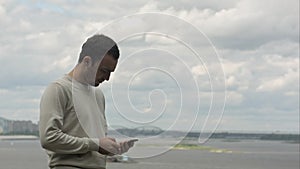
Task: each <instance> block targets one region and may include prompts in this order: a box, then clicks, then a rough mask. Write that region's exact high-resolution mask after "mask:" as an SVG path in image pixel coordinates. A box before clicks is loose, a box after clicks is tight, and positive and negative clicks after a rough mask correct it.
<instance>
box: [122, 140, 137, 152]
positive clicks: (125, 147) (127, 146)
mask: <svg viewBox="0 0 300 169" xmlns="http://www.w3.org/2000/svg"><path fill="white" fill-rule="evenodd" d="M135 141H137V139H133V140H127V141H123V142H120V154H123V153H126V152H127V151H128V150H129V149H130V148H131V147H133V145H134V142H135Z"/></svg>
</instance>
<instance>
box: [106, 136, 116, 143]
mask: <svg viewBox="0 0 300 169" xmlns="http://www.w3.org/2000/svg"><path fill="white" fill-rule="evenodd" d="M107 138H108V139H110V140H111V141H113V142H117V141H116V139H115V138H111V137H107Z"/></svg>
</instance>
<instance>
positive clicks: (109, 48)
mask: <svg viewBox="0 0 300 169" xmlns="http://www.w3.org/2000/svg"><path fill="white" fill-rule="evenodd" d="M106 54H108V55H110V56H112V57H113V58H114V59H115V60H118V59H119V56H120V52H119V49H118V46H117V44H116V42H115V41H113V40H112V39H111V38H109V37H108V36H105V35H103V34H101V35H100V34H96V35H94V36H92V37H90V38H88V39H87V40H86V42H85V43H84V44H83V45H82V47H81V52H80V55H79V59H78V63H81V62H82V60H83V58H84V57H85V56H90V57H91V58H92V60H93V61H97V60H99V59H101V58H103V57H104V56H105V55H106Z"/></svg>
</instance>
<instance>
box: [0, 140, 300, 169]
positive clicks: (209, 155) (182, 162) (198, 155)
mask: <svg viewBox="0 0 300 169" xmlns="http://www.w3.org/2000/svg"><path fill="white" fill-rule="evenodd" d="M204 146H209V147H213V148H214V149H213V150H219V149H223V150H224V149H225V150H227V151H211V150H206V149H204V150H170V151H167V152H164V153H163V154H160V155H156V156H155V157H151V158H142V159H135V161H136V163H108V164H107V168H108V169H120V168H121V169H153V168H155V169H299V144H295V143H286V142H279V141H258V140H243V141H239V142H231V141H230V142H226V141H222V140H210V141H209V142H207V143H206V144H205V145H204ZM153 148H159V147H151V146H145V147H139V146H137V147H136V149H137V150H138V151H150V150H151V149H153ZM46 168H47V155H46V154H45V152H44V151H43V149H42V148H41V147H40V144H39V141H38V140H31V141H20V140H19V141H11V140H0V169H46Z"/></svg>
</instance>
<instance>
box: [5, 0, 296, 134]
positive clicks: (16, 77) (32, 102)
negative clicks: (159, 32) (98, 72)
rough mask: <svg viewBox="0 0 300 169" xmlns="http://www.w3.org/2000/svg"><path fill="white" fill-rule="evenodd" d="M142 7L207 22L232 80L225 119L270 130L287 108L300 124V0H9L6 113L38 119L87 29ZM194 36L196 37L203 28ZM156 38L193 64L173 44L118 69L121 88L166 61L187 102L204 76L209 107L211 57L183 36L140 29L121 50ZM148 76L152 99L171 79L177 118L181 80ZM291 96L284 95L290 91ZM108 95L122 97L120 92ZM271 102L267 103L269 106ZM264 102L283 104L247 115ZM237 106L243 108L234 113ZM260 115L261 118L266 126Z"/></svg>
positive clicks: (201, 24)
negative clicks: (41, 102) (47, 92)
mask: <svg viewBox="0 0 300 169" xmlns="http://www.w3.org/2000/svg"><path fill="white" fill-rule="evenodd" d="M116 11H117V12H116ZM135 12H163V13H167V14H171V15H174V16H177V17H179V18H182V19H185V20H187V21H188V22H190V23H192V24H193V25H195V26H196V27H197V28H199V29H200V30H202V31H203V32H204V33H205V34H206V35H208V37H209V38H210V39H212V41H213V43H214V44H216V47H217V49H218V50H219V53H220V54H221V57H222V59H221V61H222V64H223V68H224V71H225V75H226V77H225V78H226V82H227V90H228V96H227V99H228V100H227V106H228V107H227V110H228V111H227V114H225V117H224V119H225V121H227V123H224V125H223V127H224V128H228V129H233V128H236V126H240V125H241V124H246V126H245V127H244V128H245V129H249V130H251V129H253V130H256V129H259V128H263V127H264V126H265V127H266V129H267V130H273V129H280V127H279V126H278V125H277V124H278V123H276V122H274V123H272V119H274V120H275V121H276V119H278V118H279V117H285V115H286V114H289V115H291V116H290V117H288V116H287V117H285V119H286V120H287V121H290V122H291V124H289V125H285V126H283V128H284V129H289V130H292V129H294V126H296V125H297V122H295V121H293V119H296V118H295V116H297V114H295V113H293V112H294V111H295V110H297V109H298V107H299V101H298V100H297V98H298V96H299V1H297V0H290V1H286V2H284V3H279V2H277V1H276V0H266V1H258V0H254V1H253V0H229V1H226V2H225V1H224V2H223V1H217V0H204V1H201V3H199V2H198V1H197V0H194V1H188V2H187V1H184V0H179V1H176V2H172V1H149V2H148V1H140V0H134V1H129V2H127V1H114V3H99V2H97V1H56V0H55V1H43V2H35V1H26V2H21V3H20V2H19V1H1V2H0V23H1V25H3V27H2V31H1V32H0V35H1V40H0V43H1V45H0V53H1V55H0V61H1V66H0V72H1V74H0V81H1V84H0V86H1V89H0V94H1V96H0V100H1V101H2V104H1V106H0V113H1V114H0V116H2V115H3V116H5V117H10V118H15V119H22V118H24V119H30V118H31V119H33V120H36V119H37V117H38V104H37V102H38V99H39V97H40V95H41V91H43V89H44V88H45V86H46V84H47V83H49V82H50V81H52V80H54V79H56V78H58V77H60V76H62V74H64V73H66V72H67V71H69V70H70V69H71V68H72V65H74V64H76V62H77V58H78V54H79V51H80V47H81V45H82V43H83V42H84V41H85V39H86V38H87V37H88V36H90V35H92V34H94V33H95V32H97V30H99V29H100V28H101V27H103V26H104V25H106V24H108V23H110V22H111V21H112V20H113V19H116V18H118V17H122V16H124V15H129V14H132V13H135ZM124 24H126V25H128V26H127V27H126V28H130V31H131V30H140V29H142V28H144V27H145V23H143V21H141V20H137V21H136V22H134V23H124ZM149 24H150V25H151V24H153V25H155V24H161V25H164V24H169V23H168V22H163V23H157V20H156V18H153V20H151V21H150V22H149ZM124 28H125V26H119V27H117V28H115V30H114V31H116V32H118V31H120V30H122V29H124ZM177 30H179V31H181V30H182V31H181V32H183V33H184V31H189V29H185V28H181V27H178V28H174V30H168V32H174V31H177ZM185 38H186V39H189V40H191V41H193V40H195V39H197V38H199V37H194V36H190V37H185ZM150 44H155V45H153V46H151V47H161V48H160V49H164V50H167V51H171V52H173V53H175V54H176V55H178V56H180V57H179V58H181V59H183V60H184V61H185V62H186V65H187V66H186V65H184V64H183V63H182V62H181V61H179V60H176V59H175V58H172V57H166V56H167V55H168V54H167V53H164V52H163V51H160V52H157V53H150V54H149V55H148V58H147V57H145V58H142V59H138V58H137V57H136V58H133V59H131V60H130V59H129V60H128V61H127V63H124V64H119V65H118V68H117V71H116V72H115V73H114V74H113V75H112V79H114V80H115V81H114V82H117V83H114V84H115V86H114V89H118V90H116V91H119V92H120V95H118V96H119V97H121V96H123V94H124V93H122V92H124V91H123V90H124V89H125V88H127V84H128V79H130V78H131V76H132V75H133V74H134V73H136V71H137V70H140V69H142V68H145V67H149V66H151V65H152V66H153V65H154V66H157V67H160V68H166V69H165V70H168V71H169V72H171V73H172V74H173V75H174V76H173V77H175V78H176V80H177V81H178V82H181V83H182V88H184V89H185V94H186V95H185V96H186V97H187V98H188V99H186V100H185V101H186V102H185V104H186V106H187V107H189V106H190V107H193V103H195V102H191V103H187V102H189V101H190V100H189V99H191V100H193V99H195V98H196V94H195V93H196V92H195V90H194V89H195V86H193V85H194V84H193V83H194V82H193V81H192V80H191V79H192V78H193V77H196V80H197V82H198V84H199V86H200V97H201V106H202V107H201V108H202V111H205V110H206V108H207V106H208V105H209V103H210V99H211V93H210V83H209V79H208V77H207V74H208V73H207V72H206V70H205V69H204V67H203V63H199V60H197V59H195V58H193V57H187V56H192V55H193V54H192V53H191V52H190V51H187V50H186V49H185V50H183V49H184V47H182V46H180V44H178V43H177V42H175V41H174V40H171V39H168V38H165V37H159V36H145V37H142V36H141V37H140V38H138V37H136V39H135V38H134V37H133V38H132V39H131V42H130V43H129V41H128V43H124V44H121V45H120V47H121V59H122V58H126V55H128V54H130V53H129V52H132V51H137V50H139V49H143V48H147V47H149V46H147V45H150ZM197 45H198V46H199V49H201V52H202V53H201V57H202V56H203V57H204V56H205V57H209V56H210V55H207V53H209V50H207V49H206V47H207V46H205V47H203V46H202V45H203V44H197ZM198 46H197V47H198ZM126 51H129V52H126ZM151 54H155V57H153V58H154V59H152V58H151V57H152V56H151ZM141 55H143V53H139V56H141ZM144 56H146V55H144ZM149 56H150V57H149ZM162 58H163V59H162ZM205 64H206V66H209V68H211V69H210V71H216V72H221V71H220V70H219V67H218V66H216V65H217V64H216V65H214V64H213V63H210V64H207V63H205ZM209 73H211V72H209ZM138 78H140V81H138ZM138 78H136V79H135V81H134V82H135V85H136V87H137V88H136V89H137V90H138V92H139V93H138V92H137V93H135V94H137V95H136V96H143V99H141V100H143V101H145V103H148V98H147V97H145V98H144V96H148V90H149V89H152V88H153V87H160V88H162V89H167V90H165V92H166V93H167V94H169V95H171V96H172V97H171V98H170V97H169V98H167V99H166V100H167V104H168V105H169V106H170V105H172V106H175V107H173V108H174V109H172V108H170V110H168V111H169V112H170V113H169V114H168V115H167V116H166V117H167V118H166V119H164V120H166V121H168V118H169V119H171V120H172V119H173V116H171V113H172V111H175V110H177V109H179V108H178V107H176V106H178V105H177V104H178V101H176V99H178V97H177V96H178V93H176V92H175V91H176V90H175V91H174V92H172V90H171V89H172V87H173V88H176V86H174V82H173V81H172V80H171V79H168V78H166V76H164V75H163V74H159V76H158V75H157V74H151V75H150V74H148V75H146V74H144V75H143V76H140V77H138ZM212 78H214V77H212ZM168 80H169V81H168ZM220 85H222V84H220ZM16 86H21V88H18V87H16ZM33 86H35V87H33ZM37 86H38V87H37ZM22 87H23V88H22ZM151 87H152V88H151ZM103 88H104V90H105V91H108V90H109V89H110V82H109V83H106V84H104V85H103ZM30 89H34V90H30ZM143 92H146V94H145V93H143ZM168 92H169V93H168ZM218 92H219V91H216V96H221V94H220V93H218ZM106 94H107V95H109V94H110V93H106ZM124 96H126V97H127V95H124ZM188 96H189V97H188ZM108 98H109V97H108ZM137 98H138V97H137ZM282 98H283V100H280V99H282ZM141 100H140V101H141ZM158 100H159V99H158ZM107 101H108V103H111V102H112V101H111V100H110V99H107ZM219 101H220V100H219ZM16 102H18V103H19V107H18V108H16V107H15V103H16ZM22 103H24V104H22ZM137 103H138V104H137V106H140V107H139V108H141V110H144V111H146V112H148V113H149V112H150V113H151V110H150V108H149V105H147V104H145V103H144V104H142V103H141V102H138V101H137ZM152 105H153V106H154V107H153V110H159V109H157V107H155V105H158V106H159V105H160V104H159V103H156V102H153V103H152ZM123 106H124V105H123ZM147 106H148V107H147ZM107 107H108V110H109V111H114V110H113V109H112V108H109V105H108V106H107ZM125 107H126V105H125ZM262 107H264V108H265V109H263V110H262ZM125 110H127V109H125ZM193 110H194V109H193V108H191V110H190V111H189V110H188V109H187V110H186V112H187V113H186V114H185V115H186V116H185V117H184V119H185V121H189V120H188V119H190V120H193V119H192V118H193V117H194V116H193V114H192V113H194V111H193ZM256 111H257V112H261V113H262V112H275V113H276V115H272V114H268V113H264V117H265V120H263V119H262V120H261V121H259V122H257V123H256V122H255V118H256V119H257V118H258V117H256V116H258V115H257V114H254V115H253V117H252V118H253V121H250V122H249V121H247V118H246V117H247V116H246V115H247V114H250V113H251V112H256ZM30 112H32V113H30ZM237 112H238V113H237ZM189 113H190V114H189ZM112 114H113V113H112ZM146 114H147V113H146ZM233 114H235V115H236V117H233ZM255 115H256V116H255ZM298 117H299V115H298ZM266 119H267V120H266ZM111 123H113V121H112V122H111ZM170 123H171V122H167V123H166V124H170ZM255 124H258V125H257V126H258V127H256V125H255ZM298 124H299V122H298ZM182 125H184V123H182Z"/></svg>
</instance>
